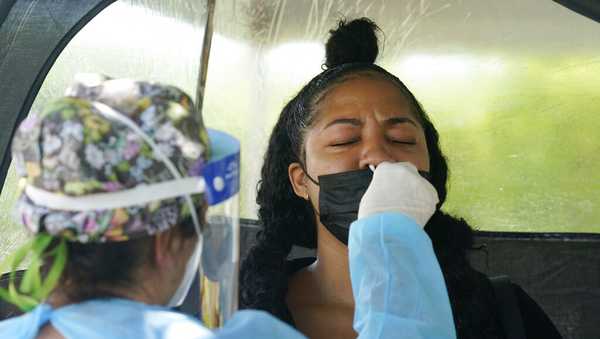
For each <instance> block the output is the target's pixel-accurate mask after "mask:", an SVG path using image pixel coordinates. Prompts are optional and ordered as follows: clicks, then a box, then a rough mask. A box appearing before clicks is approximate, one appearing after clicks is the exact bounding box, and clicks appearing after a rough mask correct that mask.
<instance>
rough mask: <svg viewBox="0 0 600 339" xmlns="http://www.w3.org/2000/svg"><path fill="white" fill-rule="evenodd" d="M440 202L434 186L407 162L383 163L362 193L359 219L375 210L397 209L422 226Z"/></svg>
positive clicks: (390, 210)
mask: <svg viewBox="0 0 600 339" xmlns="http://www.w3.org/2000/svg"><path fill="white" fill-rule="evenodd" d="M438 202H439V199H438V195H437V191H436V190H435V188H434V187H433V186H432V185H431V184H430V183H429V181H427V179H425V178H423V177H422V176H421V175H420V174H419V172H418V171H417V168H416V167H415V166H414V165H413V164H411V163H409V162H396V163H390V162H382V163H381V164H379V165H378V166H377V168H376V169H375V171H374V173H373V180H372V181H371V184H370V185H369V188H368V189H367V191H366V192H365V194H364V195H363V197H362V199H361V201H360V205H359V208H358V218H359V219H360V218H364V217H368V216H370V215H373V214H375V213H382V212H398V213H402V214H404V215H406V216H408V217H410V218H412V219H414V220H415V221H416V222H417V224H419V225H421V227H424V226H425V224H426V223H427V221H429V219H430V218H431V216H432V215H433V213H434V212H435V207H436V205H437V203H438Z"/></svg>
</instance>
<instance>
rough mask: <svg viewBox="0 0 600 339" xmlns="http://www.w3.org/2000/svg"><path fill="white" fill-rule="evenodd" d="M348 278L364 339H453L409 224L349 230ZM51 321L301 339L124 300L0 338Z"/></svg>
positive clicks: (424, 248) (281, 328)
mask: <svg viewBox="0 0 600 339" xmlns="http://www.w3.org/2000/svg"><path fill="white" fill-rule="evenodd" d="M349 247H350V275H351V280H352V289H353V293H354V296H355V299H356V310H355V316H354V328H355V330H356V331H357V332H358V333H359V337H360V338H403V339H408V338H411V339H412V338H455V337H456V336H455V333H454V325H453V321H452V312H451V310H450V304H449V301H448V295H447V293H446V288H445V285H444V280H443V277H442V275H441V271H440V268H439V265H438V263H437V261H436V259H435V255H434V254H433V249H432V247H431V241H430V240H429V238H428V237H427V235H426V234H425V233H424V232H423V230H422V229H421V228H420V227H419V226H418V225H417V224H416V223H415V222H414V221H412V219H410V218H407V217H405V216H403V215H401V214H392V213H385V214H377V215H374V216H371V217H368V218H364V219H360V220H357V221H355V222H354V223H353V224H352V227H351V229H350V240H349ZM48 321H50V322H51V323H52V325H53V326H54V328H56V330H58V332H60V333H61V334H62V335H63V336H64V337H65V338H68V339H71V338H89V339H100V338H156V339H159V338H160V339H166V338H177V339H185V338H203V339H204V338H215V339H230V338H247V339H253V338H285V339H295V338H304V336H303V335H302V334H300V333H299V332H297V331H296V330H294V329H293V328H291V327H290V326H288V325H287V324H285V323H283V322H281V321H279V320H277V319H275V318H274V317H272V316H271V315H269V314H267V313H265V312H262V311H253V310H244V311H239V312H237V313H235V314H234V316H233V317H232V318H231V319H229V320H228V321H227V323H226V324H225V326H224V327H223V328H221V329H219V330H217V331H214V332H213V331H211V330H209V329H207V328H206V327H204V326H203V325H202V323H201V322H200V321H199V320H197V319H195V318H192V317H190V316H188V315H185V314H182V313H178V312H174V311H172V310H170V309H168V308H165V307H161V306H153V305H146V304H143V303H139V302H135V301H132V300H127V299H98V300H90V301H86V302H82V303H77V304H72V305H68V306H64V307H61V308H58V309H52V308H51V307H50V306H49V305H47V304H41V305H39V306H38V307H36V308H35V309H34V310H33V311H31V312H28V313H26V314H24V315H22V316H19V317H16V318H12V319H8V320H4V321H2V322H0V338H14V339H30V338H31V339H33V338H35V337H36V335H37V333H38V331H39V329H40V328H41V327H42V326H43V325H44V324H46V323H47V322H48Z"/></svg>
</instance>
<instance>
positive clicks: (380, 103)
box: [314, 76, 413, 124]
mask: <svg viewBox="0 0 600 339" xmlns="http://www.w3.org/2000/svg"><path fill="white" fill-rule="evenodd" d="M317 111H318V112H317V115H316V117H315V120H314V123H315V124H316V123H319V122H321V121H323V120H330V119H335V118H337V117H340V116H343V115H359V114H361V113H370V112H374V113H376V114H377V115H380V116H382V117H389V116H410V117H413V114H412V110H411V107H410V105H409V102H408V100H407V99H406V97H405V95H404V94H403V93H402V91H401V90H400V89H399V88H398V86H397V85H396V84H394V83H392V82H391V81H390V80H387V79H383V78H381V77H373V76H360V77H356V78H351V79H348V80H346V81H344V82H342V83H340V84H338V85H336V86H335V87H333V88H332V89H330V90H329V91H328V93H327V94H326V95H325V96H324V97H323V98H322V99H321V100H320V102H319V104H318V106H317Z"/></svg>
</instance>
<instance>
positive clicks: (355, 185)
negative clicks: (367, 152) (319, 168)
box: [308, 169, 430, 246]
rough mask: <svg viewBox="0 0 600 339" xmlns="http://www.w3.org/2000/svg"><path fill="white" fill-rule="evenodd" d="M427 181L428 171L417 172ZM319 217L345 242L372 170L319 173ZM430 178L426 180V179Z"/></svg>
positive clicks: (356, 216)
mask: <svg viewBox="0 0 600 339" xmlns="http://www.w3.org/2000/svg"><path fill="white" fill-rule="evenodd" d="M419 173H420V174H421V176H423V177H424V178H425V179H427V180H429V173H427V172H424V171H419ZM308 177H309V179H310V180H311V181H312V182H314V183H315V184H316V185H318V186H319V219H320V220H321V223H322V224H323V225H324V226H325V228H327V230H328V231H329V232H331V234H333V235H334V236H335V237H336V238H337V239H338V240H339V241H341V242H342V243H343V244H344V245H346V246H347V245H348V235H349V233H350V224H351V223H352V222H354V221H355V220H356V219H357V218H358V206H359V204H360V200H361V199H362V196H363V195H364V194H365V192H366V191H367V188H368V187H369V184H370V183H371V180H372V179H373V172H372V171H371V170H369V169H364V170H355V171H349V172H341V173H335V174H328V175H321V176H319V182H316V181H315V180H313V179H312V178H311V177H310V176H308ZM429 181H430V180H429Z"/></svg>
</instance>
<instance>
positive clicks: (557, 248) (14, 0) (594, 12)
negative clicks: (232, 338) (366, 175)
mask: <svg viewBox="0 0 600 339" xmlns="http://www.w3.org/2000/svg"><path fill="white" fill-rule="evenodd" d="M555 1H556V2H557V3H560V4H562V5H564V6H566V7H568V8H570V9H572V10H573V11H576V12H578V13H580V14H582V15H585V16H587V17H589V18H591V19H593V20H596V21H599V20H600V2H598V1H596V0H571V1H569V0H555ZM112 2H113V1H106V0H95V1H93V0H87V1H68V0H45V1H44V0H39V1H35V0H0V93H2V100H0V115H1V116H2V119H0V130H2V133H1V134H0V151H1V152H2V157H1V159H2V164H1V169H0V182H4V179H5V176H6V173H7V169H8V167H9V165H10V154H9V143H10V140H11V137H12V135H13V133H14V130H15V128H16V126H17V125H18V122H19V121H21V120H22V119H23V118H24V117H25V116H26V115H27V113H28V112H29V109H30V108H31V105H32V102H33V100H34V98H35V97H36V95H37V93H38V91H39V89H40V86H41V84H42V82H43V81H44V79H45V77H46V75H47V73H48V71H49V69H50V68H51V66H52V65H53V63H54V61H55V60H56V58H57V57H58V55H59V54H60V53H61V51H62V50H63V48H64V47H65V46H66V45H67V43H68V42H69V41H70V39H71V38H72V37H73V36H74V35H75V34H76V33H77V32H78V31H79V30H80V29H81V28H82V27H83V26H84V25H85V24H86V23H87V22H89V21H90V20H91V19H92V18H93V17H94V16H95V15H96V14H98V13H99V12H101V11H102V10H103V9H104V8H105V7H106V6H108V5H109V4H111V3H112ZM258 230H260V225H259V224H257V223H256V222H255V221H252V220H242V234H241V235H242V237H241V253H242V257H243V255H244V253H246V252H247V250H248V248H249V247H250V246H251V245H252V244H253V243H254V239H255V235H256V232H257V231H258ZM476 239H477V243H478V244H481V245H485V246H484V248H483V249H482V250H478V251H473V253H472V262H473V263H474V265H475V266H476V267H477V268H479V269H480V270H481V271H482V272H484V273H486V274H489V275H491V276H493V275H497V274H507V275H509V276H510V277H511V279H513V280H514V281H515V282H517V283H519V284H521V285H522V286H523V287H524V288H525V289H526V290H527V291H528V292H529V293H530V294H531V295H532V296H533V297H534V298H535V299H536V300H537V301H538V302H539V303H540V304H541V305H542V307H543V308H544V309H545V310H546V312H547V313H548V314H549V315H550V316H551V318H552V319H553V321H554V322H555V323H556V324H557V326H558V328H559V329H560V330H561V332H562V333H563V335H564V336H565V338H573V339H575V338H600V325H598V323H597V319H596V318H597V316H598V314H600V234H582V233H578V234H574V233H501V232H477V237H476ZM310 254H311V253H310V251H308V252H307V251H304V252H303V251H302V250H300V251H298V252H297V254H296V255H310ZM17 277H18V276H17ZM7 278H8V277H7V276H4V277H3V278H2V281H1V283H2V284H4V283H6V280H7ZM17 313H18V312H17V311H16V310H15V309H12V308H11V307H10V306H9V305H6V304H4V303H0V319H1V318H5V317H8V316H12V315H15V314H17Z"/></svg>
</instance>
